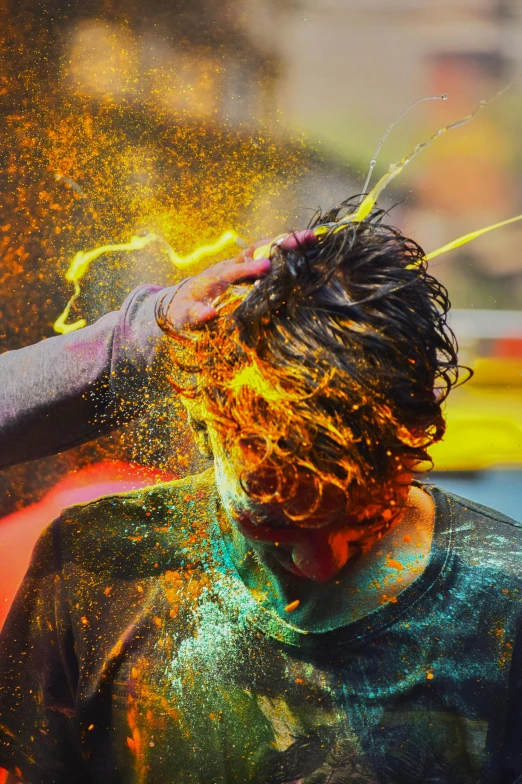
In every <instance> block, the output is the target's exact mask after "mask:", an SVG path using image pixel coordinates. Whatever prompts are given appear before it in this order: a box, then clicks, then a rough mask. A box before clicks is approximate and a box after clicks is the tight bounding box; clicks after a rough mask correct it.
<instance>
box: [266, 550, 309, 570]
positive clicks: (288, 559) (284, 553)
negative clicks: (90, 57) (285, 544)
mask: <svg viewBox="0 0 522 784" xmlns="http://www.w3.org/2000/svg"><path fill="white" fill-rule="evenodd" d="M273 555H274V559H275V560H276V561H277V563H278V564H279V566H281V567H282V568H283V569H284V570H285V571H287V572H290V574H292V575H294V577H306V575H305V574H304V572H302V571H301V569H299V567H298V566H296V565H295V563H294V561H293V558H292V552H291V551H290V550H286V549H283V548H280V547H278V548H277V549H274V550H273Z"/></svg>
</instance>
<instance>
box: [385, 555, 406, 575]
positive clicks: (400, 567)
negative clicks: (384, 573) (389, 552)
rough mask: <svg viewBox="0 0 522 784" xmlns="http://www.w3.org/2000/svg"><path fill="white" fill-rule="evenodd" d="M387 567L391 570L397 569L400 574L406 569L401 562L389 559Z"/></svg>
mask: <svg viewBox="0 0 522 784" xmlns="http://www.w3.org/2000/svg"><path fill="white" fill-rule="evenodd" d="M386 566H388V567H389V568H390V569H397V571H398V572H402V570H403V569H404V566H403V565H402V563H401V562H400V561H396V560H395V558H389V559H388V561H387V562H386Z"/></svg>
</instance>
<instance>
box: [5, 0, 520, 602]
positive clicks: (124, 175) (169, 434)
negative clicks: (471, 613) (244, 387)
mask: <svg viewBox="0 0 522 784" xmlns="http://www.w3.org/2000/svg"><path fill="white" fill-rule="evenodd" d="M0 16H1V20H2V23H1V25H0V36H1V46H2V57H1V58H0V96H1V104H0V113H1V125H0V136H1V141H2V144H1V146H0V187H1V192H2V198H1V202H0V203H1V205H2V206H1V212H0V314H1V319H0V350H2V351H5V350H12V349H16V348H19V347H21V346H24V345H27V344H29V343H32V342H35V341H37V340H40V339H42V338H46V337H50V336H52V335H53V334H54V332H53V323H54V321H55V319H56V318H57V316H58V315H59V314H60V312H61V311H62V310H63V307H64V306H65V303H66V302H67V300H68V298H69V297H70V295H71V293H72V292H71V290H70V284H68V283H67V282H66V281H65V279H64V274H65V271H66V270H67V268H68V266H69V264H70V262H71V259H72V258H73V257H74V255H75V254H76V253H77V252H78V251H80V250H88V249H91V248H93V247H96V246H98V245H101V244H104V243H107V242H110V243H120V242H126V241H128V240H129V238H130V237H131V236H133V235H136V234H138V233H140V232H144V231H151V232H156V233H158V234H160V235H161V236H163V237H164V238H165V239H166V240H167V241H168V242H169V243H170V245H171V246H172V247H173V248H174V249H175V250H176V252H178V253H180V254H186V253H189V252H191V251H192V250H194V248H195V247H197V246H199V245H201V244H204V243H208V242H213V241H214V240H216V239H217V238H218V237H219V236H220V235H221V233H222V232H223V231H225V230H226V229H234V230H236V231H238V232H239V233H240V235H241V236H242V237H243V238H244V239H245V240H247V241H251V240H254V239H256V238H259V237H260V236H267V235H271V234H279V233H281V232H282V231H284V230H290V229H296V228H302V227H304V226H305V225H306V224H307V223H308V222H309V221H310V219H311V218H312V216H313V215H314V213H315V212H316V210H317V209H318V208H322V209H323V210H326V209H327V208H328V207H330V206H331V205H332V204H334V203H336V202H338V201H340V200H341V199H343V198H346V197H348V196H350V195H352V194H354V193H358V192H361V190H362V188H363V184H364V181H365V177H366V172H367V170H368V165H369V161H370V159H371V158H372V155H373V153H374V150H375V148H376V146H377V144H378V142H379V139H380V138H381V137H382V135H383V134H384V132H385V131H386V129H387V128H388V126H389V125H390V123H391V122H392V121H393V120H394V119H396V118H397V117H398V115H399V114H400V113H401V112H402V111H403V110H404V109H405V108H406V106H408V104H410V103H411V102H412V101H414V100H416V99H418V98H420V97H422V96H425V95H440V94H442V93H447V94H448V96H449V98H448V100H447V101H430V102H426V103H423V104H421V105H419V106H417V107H415V108H414V109H413V110H412V112H411V113H409V114H408V115H407V117H405V118H404V120H403V121H402V122H401V124H400V125H399V126H398V127H397V128H396V129H395V130H394V131H393V133H392V134H391V135H390V137H389V138H388V139H387V140H386V143H385V145H384V147H383V149H382V152H381V155H380V157H379V160H378V163H377V166H376V170H375V172H374V179H373V182H375V181H376V179H377V177H378V176H379V175H381V174H383V173H384V171H386V170H387V168H388V166H389V164H390V163H391V162H393V161H397V160H399V159H400V158H401V157H402V156H403V155H404V154H405V153H407V152H408V151H409V150H410V149H411V148H412V147H413V146H414V145H415V144H417V143H418V142H420V141H423V140H424V139H426V138H428V137H429V136H430V135H431V134H432V133H433V132H434V131H436V130H437V128H439V127H440V126H443V125H446V124H447V123H449V122H451V121H453V120H456V119H459V118H461V117H464V116H466V115H467V114H468V113H469V112H471V111H472V110H473V109H474V108H475V107H476V106H477V104H478V102H479V101H480V100H481V99H487V98H489V97H491V96H492V95H494V94H495V93H496V92H497V91H499V90H500V89H501V88H502V87H503V86H505V85H506V84H508V83H509V82H510V81H511V80H512V79H514V78H515V77H517V76H518V74H520V73H522V6H521V5H520V3H518V2H517V1H516V0H322V2H312V1H311V0H221V2H220V3H215V2H211V0H149V2H148V3H147V4H146V6H145V4H143V3H138V2H137V0H83V1H82V2H81V3H80V2H76V3H74V2H73V3H70V2H65V0H48V2H46V3H45V5H44V4H43V3H40V2H39V1H38V0H24V2H17V3H15V2H14V0H0ZM521 133H522V78H521V79H519V80H515V82H514V84H513V86H512V87H511V88H510V89H509V90H508V91H507V92H505V93H504V94H503V95H501V96H500V97H499V98H498V99H497V100H495V101H494V102H493V103H491V104H490V105H489V106H488V107H487V108H486V109H485V110H484V111H483V112H481V113H480V114H479V116H478V117H477V118H476V119H475V120H474V121H473V122H472V123H470V124H468V125H466V126H464V127H462V128H460V129H458V130H455V131H453V132H452V133H450V134H446V135H444V136H443V137H442V138H440V139H439V140H437V142H436V143H435V144H434V145H433V146H432V147H431V148H430V149H429V150H427V151H426V152H424V153H422V154H421V155H420V156H419V157H418V158H416V159H415V161H414V162H412V163H411V165H410V166H408V167H407V168H406V169H405V170H404V171H403V173H402V174H401V175H400V176H399V177H398V178H397V179H396V180H395V182H394V183H393V187H391V188H390V189H389V191H388V192H387V193H386V194H385V196H384V199H383V200H382V205H384V206H387V207H390V208H392V207H393V209H392V212H391V217H390V221H391V222H393V223H394V224H395V225H397V226H399V227H400V228H401V229H403V230H404V231H405V232H406V233H407V234H409V235H410V236H412V237H413V238H414V239H415V240H416V241H417V242H419V243H420V244H421V245H422V246H423V247H424V248H425V250H426V251H427V252H429V251H430V250H433V249H435V248H437V247H439V246H441V245H443V244H445V243H446V242H449V241H450V240H452V239H454V238H456V237H457V236H459V235H461V234H466V233H468V232H470V231H472V230H474V229H478V228H481V227H482V226H485V225H488V224H491V223H494V222H496V221H500V220H502V219H505V218H508V217H511V216H513V215H516V214H518V213H520V212H522V186H521V173H522V145H521V144H520V138H521ZM521 241H522V225H521V224H514V225H512V226H509V227H506V228H504V229H501V230H499V231H498V232H493V233H491V234H488V235H486V236H484V237H482V238H480V239H477V240H476V241H474V242H473V243H472V244H469V245H466V246H465V247H463V248H461V249H459V250H456V251H454V252H452V253H449V254H447V255H444V256H441V257H440V258H438V259H435V260H434V261H433V263H432V271H433V273H434V274H435V275H436V276H437V277H439V279H440V280H442V282H443V283H444V284H445V285H446V286H447V287H448V289H449V291H450V296H451V299H452V302H453V305H454V310H453V316H452V325H453V328H454V330H455V331H456V333H457V336H458V338H459V343H460V346H461V359H462V362H463V363H464V364H468V365H470V366H473V367H474V368H475V370H476V373H475V377H474V379H473V380H472V381H471V382H470V383H469V384H468V385H466V386H465V387H463V388H462V389H457V390H456V391H455V392H454V393H453V395H452V398H450V401H449V403H448V407H447V416H448V423H449V426H448V434H447V437H446V438H445V440H444V442H443V443H442V444H440V445H438V446H437V447H436V448H435V449H434V450H433V457H434V460H435V473H434V474H433V480H434V481H436V482H437V483H439V484H441V485H443V486H445V487H447V488H448V489H451V490H453V491H454V492H457V493H459V494H462V495H464V496H465V497H468V498H470V499H473V500H476V501H478V502H480V503H483V504H486V505H489V506H492V507H495V508H497V509H500V510H501V511H503V512H505V513H506V514H508V515H510V516H512V517H514V518H515V519H517V520H521V521H522V484H521V480H522V260H521V254H520V247H521ZM236 251H237V247H236V248H234V246H233V245H232V246H231V247H229V248H227V252H225V254H224V255H234V253H235V252H236ZM222 255H223V254H222ZM213 260H216V259H208V258H207V259H206V260H205V262H204V264H203V266H206V265H208V264H209V263H210V262H211V261H213ZM182 277H185V273H184V272H180V271H177V270H176V269H175V268H174V267H173V266H172V264H171V263H170V262H169V261H168V259H167V258H166V256H165V254H163V253H161V249H160V248H158V247H156V246H152V245H150V246H148V247H147V248H145V249H143V250H141V251H133V252H131V253H126V254H122V253H112V254H106V255H104V256H102V257H100V258H99V259H98V260H97V261H96V262H95V263H93V265H92V268H91V269H90V271H89V274H88V275H87V276H86V278H85V280H84V281H83V284H82V296H81V298H80V300H79V302H78V303H77V306H76V310H74V312H73V313H72V314H71V320H74V318H77V317H79V316H84V317H85V318H87V320H88V321H89V322H92V321H93V320H95V319H96V318H98V317H99V316H100V315H102V314H103V313H105V312H107V311H108V310H110V309H114V308H116V307H118V306H119V305H120V304H121V302H122V301H123V299H124V297H125V296H126V294H127V293H128V292H129V291H130V290H131V289H132V288H133V287H135V286H136V285H137V284H139V283H142V282H150V283H159V284H167V283H172V282H174V281H175V280H177V279H180V278H182ZM198 467H201V463H200V459H199V457H198V456H197V455H196V454H195V452H194V450H193V448H192V446H191V440H190V437H189V436H188V434H187V432H186V428H185V425H184V420H183V411H182V410H180V409H179V406H178V405H177V403H176V401H175V400H172V398H170V397H169V396H168V395H167V394H166V391H165V389H163V388H161V387H159V388H158V390H157V392H156V397H155V398H154V400H152V399H151V405H150V411H149V414H148V415H147V417H145V419H144V420H143V421H141V422H139V423H135V424H133V425H132V426H128V427H126V428H123V429H122V430H121V431H118V432H115V433H113V434H112V435H111V436H109V437H105V438H102V439H99V440H98V441H97V442H95V443H93V444H89V445H85V446H83V447H80V448H77V449H74V450H71V451H69V452H67V453H64V454H62V455H58V456H56V457H53V458H48V459H45V460H38V461H33V462H31V463H27V464H25V465H22V466H17V467H14V468H12V469H8V470H6V471H4V472H2V473H0V518H2V519H1V520H0V563H1V571H2V575H3V578H2V581H0V582H2V585H0V603H1V604H2V608H0V614H1V612H3V611H4V610H5V608H6V607H7V605H8V604H9V601H10V596H11V593H12V587H13V585H15V584H16V583H17V581H18V580H19V578H20V577H21V576H22V574H23V572H24V569H25V566H26V563H27V560H28V557H29V552H30V549H31V547H32V544H33V542H34V538H35V537H36V536H37V534H38V532H39V531H40V530H41V528H42V527H43V526H44V525H45V524H46V523H47V522H48V521H49V520H50V519H51V518H52V517H54V516H55V515H56V514H57V513H58V512H59V510H60V508H61V507H63V506H65V505H68V504H70V503H72V502H76V501H83V500H88V499H90V498H93V497H96V495H99V494H100V493H101V492H112V491H113V490H118V489H129V488H131V487H138V486H142V485H144V484H147V483H150V482H152V481H158V480H161V479H165V478H168V477H172V476H179V475H180V474H184V473H186V472H188V471H192V470H197V469H198ZM4 605H5V606H4Z"/></svg>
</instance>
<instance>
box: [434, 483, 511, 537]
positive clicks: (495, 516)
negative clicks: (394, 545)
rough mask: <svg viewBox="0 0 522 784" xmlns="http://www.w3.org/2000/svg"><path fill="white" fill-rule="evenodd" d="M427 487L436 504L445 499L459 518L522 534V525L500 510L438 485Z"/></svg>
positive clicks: (451, 510)
mask: <svg viewBox="0 0 522 784" xmlns="http://www.w3.org/2000/svg"><path fill="white" fill-rule="evenodd" d="M427 487H428V488H429V489H430V490H431V491H432V493H433V495H434V496H435V502H436V503H437V501H438V502H439V503H440V499H441V498H443V499H444V500H445V501H446V503H447V505H448V507H449V510H450V512H452V513H453V514H455V515H458V516H459V517H462V518H466V519H469V520H474V521H476V522H477V523H481V522H484V523H488V522H489V523H490V524H495V525H498V526H500V527H501V528H502V527H507V528H508V529H509V528H511V529H514V530H515V531H519V532H521V533H522V523H520V522H518V521H517V520H514V519H513V518H512V517H508V516H507V515H505V514H503V513H502V512H499V511H498V509H493V508H492V507H489V506H483V505H482V504H479V503H477V501H472V500H471V499H469V498H464V497H463V496H460V495H456V494H455V493H450V492H449V491H448V490H444V489H443V488H441V487H438V486H437V485H429V484H428V485H427Z"/></svg>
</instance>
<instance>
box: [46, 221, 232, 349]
mask: <svg viewBox="0 0 522 784" xmlns="http://www.w3.org/2000/svg"><path fill="white" fill-rule="evenodd" d="M236 239H238V234H237V233H236V232H235V231H232V230H228V231H225V232H224V233H223V234H222V235H221V237H219V239H217V240H216V241H215V242H213V243H211V244H209V245H201V246H200V247H198V248H196V249H195V250H193V251H192V252H191V253H189V254H188V255H187V256H180V255H179V254H178V253H176V251H175V250H174V249H173V248H172V247H171V246H170V245H169V244H168V242H167V241H166V240H165V239H164V238H163V237H160V236H159V235H158V234H144V235H143V236H134V237H131V239H130V241H129V242H120V243H114V244H110V245H101V246H100V247H98V248H94V249H93V250H89V251H82V250H81V251H78V253H77V254H76V256H75V257H74V258H73V260H72V262H71V264H70V266H69V269H68V270H67V272H66V273H65V279H66V280H67V281H69V282H70V283H73V284H74V294H73V296H72V297H71V298H70V300H69V301H68V303H67V305H66V306H65V308H64V310H63V312H62V313H61V314H60V316H58V318H57V319H56V321H55V322H54V325H53V327H54V330H55V332H58V333H60V334H62V335H64V334H67V333H68V332H73V331H74V330H77V329H81V328H82V327H85V325H86V324H87V322H86V321H85V319H83V318H82V319H78V321H75V322H73V323H72V324H67V319H68V317H69V313H70V310H71V307H72V306H73V304H74V302H75V301H76V300H77V299H78V297H79V296H80V280H82V278H84V277H85V275H86V274H87V272H88V271H89V268H90V266H91V264H92V262H93V261H96V259H98V258H100V256H103V255H104V254H105V253H118V252H123V251H133V250H142V249H143V248H145V247H146V246H147V245H150V244H151V243H153V242H154V243H157V244H158V245H159V246H160V247H161V249H162V251H163V252H164V253H165V254H166V255H167V256H168V258H169V260H170V261H171V262H172V263H173V264H174V266H175V267H178V268H179V269H184V268H185V267H189V266H191V265H192V264H196V263H197V262H198V261H200V260H201V259H203V258H206V257H207V256H213V255H214V254H216V253H219V252H220V251H222V250H223V248H225V247H226V246H227V245H228V244H229V243H230V242H235V241H236Z"/></svg>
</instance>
